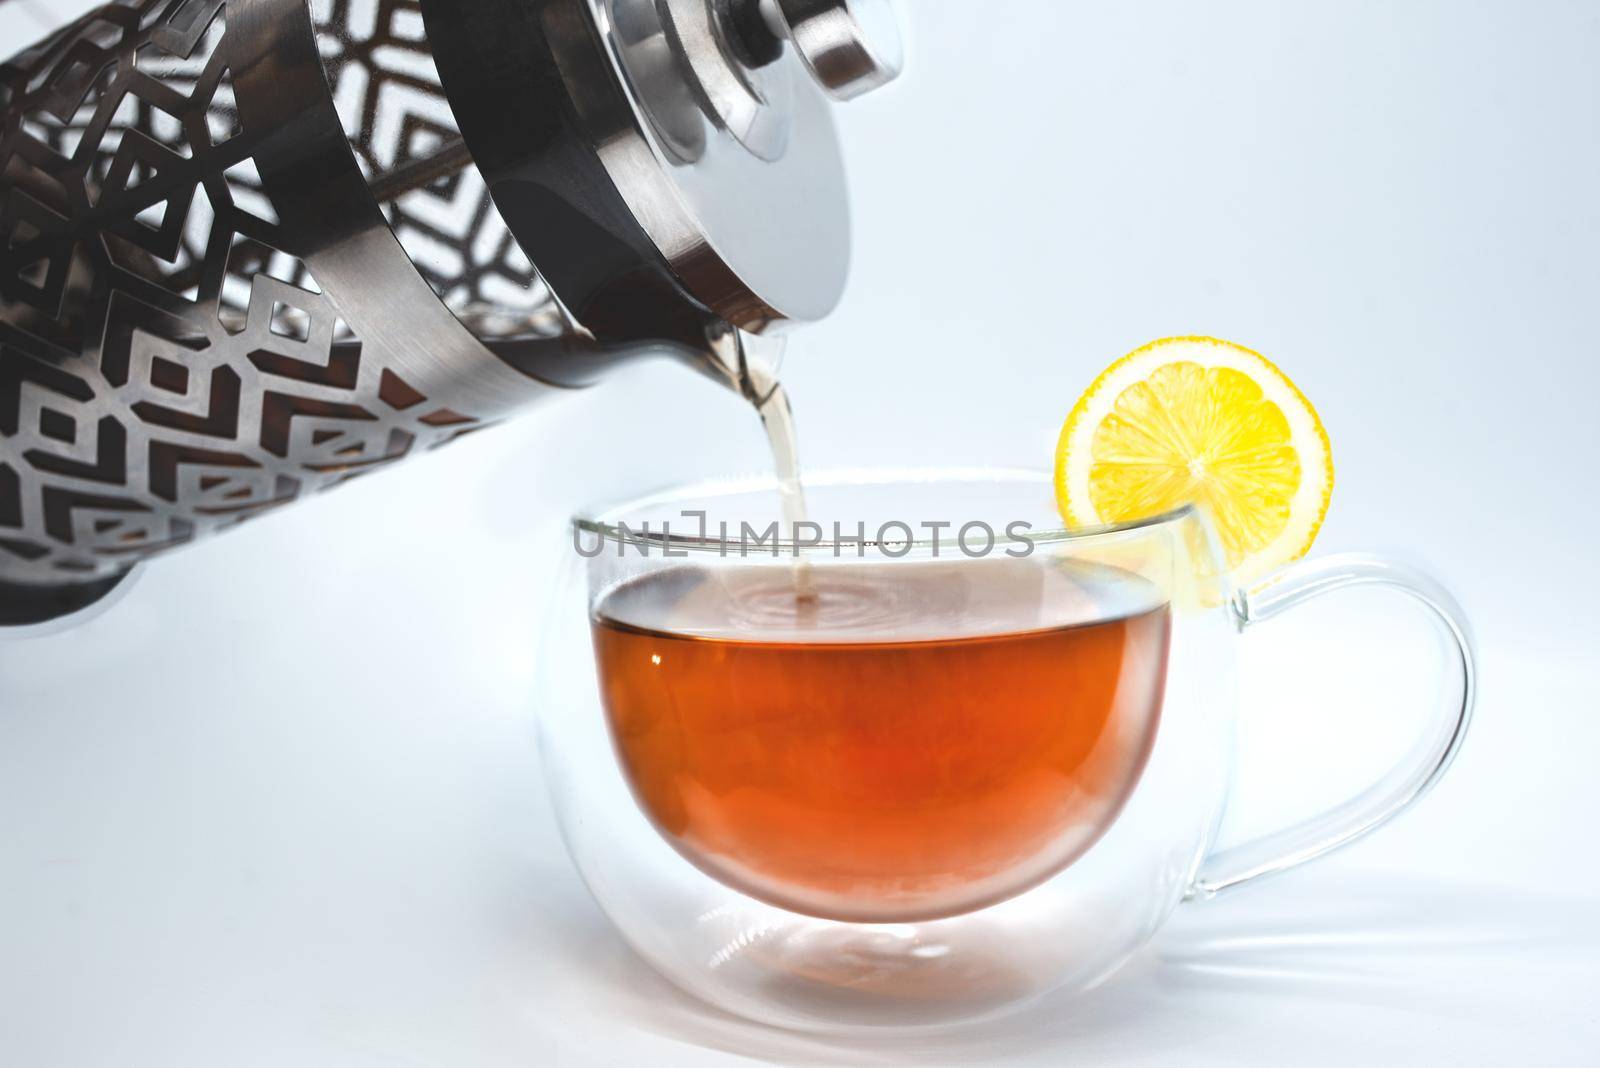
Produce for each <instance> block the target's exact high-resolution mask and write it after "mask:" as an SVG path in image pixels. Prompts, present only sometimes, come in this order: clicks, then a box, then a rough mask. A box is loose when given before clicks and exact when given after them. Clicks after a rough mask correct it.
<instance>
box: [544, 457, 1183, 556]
mask: <svg viewBox="0 0 1600 1068" xmlns="http://www.w3.org/2000/svg"><path fill="white" fill-rule="evenodd" d="M1054 481H1055V479H1054V476H1053V475H1052V474H1051V473H1050V472H1047V471H1041V470H1038V469H1034V468H1026V467H851V468H840V469H833V470H823V471H818V472H816V473H814V474H811V475H808V476H806V477H805V478H804V479H802V481H801V484H802V486H803V487H804V488H805V489H806V490H814V489H834V488H839V487H850V486H890V485H898V486H914V485H938V484H940V483H960V482H968V483H985V482H987V483H1001V484H1006V483H1014V484H1018V485H1022V484H1043V485H1046V486H1053V484H1054ZM763 492H768V493H777V492H778V479H777V478H775V477H774V476H772V475H761V476H750V477H744V478H721V479H706V480H703V481H700V482H691V483H683V484H679V485H673V486H664V487H662V488H660V489H657V490H655V491H652V492H649V493H646V494H643V495H642V496H636V497H630V498H628V499H626V500H613V501H608V502H605V503H602V504H599V505H595V506H593V507H590V508H583V509H580V510H579V511H578V513H577V514H576V515H574V516H573V518H572V525H573V527H575V528H576V529H577V530H579V531H581V532H583V533H585V534H593V535H595V536H597V537H600V538H603V539H605V540H607V541H620V540H626V541H627V542H628V543H629V544H630V545H634V544H642V545H650V546H657V547H660V548H670V549H673V550H684V551H687V552H707V553H717V554H718V555H724V554H725V552H726V550H727V549H728V548H730V547H736V546H737V545H738V544H739V542H738V541H737V540H736V539H733V538H720V537H712V536H701V535H697V534H677V533H673V534H670V535H669V534H666V533H664V532H662V531H658V530H650V531H644V530H635V529H634V528H633V527H631V526H630V527H628V528H627V529H626V530H624V529H623V527H622V525H621V521H620V520H619V519H617V518H616V517H618V516H620V515H624V514H632V513H637V512H640V511H643V510H646V509H649V508H653V507H659V506H661V505H666V504H674V503H681V502H684V501H692V502H700V501H713V500H716V499H717V498H719V497H734V496H739V495H741V494H751V493H763ZM1198 514H1199V509H1198V507H1197V506H1196V505H1195V504H1193V503H1190V504H1185V505H1181V506H1180V507H1177V508H1173V509H1171V510H1169V511H1166V512H1161V513H1159V514H1157V515H1152V516H1147V517H1145V518H1144V519H1134V520H1130V521H1128V522H1125V523H1105V524H1097V525H1093V526H1083V527H1068V526H1065V525H1064V524H1063V525H1061V526H1059V527H1050V528H1045V529H1031V530H1029V531H1028V540H1029V541H1030V542H1032V543H1034V544H1035V545H1054V544H1059V543H1061V542H1072V541H1082V540H1085V539H1089V538H1102V537H1106V536H1108V535H1116V534H1126V533H1129V532H1130V531H1139V530H1147V529H1149V528H1151V527H1159V526H1162V525H1163V524H1167V523H1172V522H1175V521H1177V520H1181V519H1187V518H1189V517H1191V516H1196V515H1198ZM1057 522H1058V523H1059V522H1060V520H1059V519H1057ZM947 545H948V541H947V540H940V539H938V538H918V537H912V538H909V539H904V538H893V539H888V540H884V541H875V540H868V541H855V540H848V539H846V540H838V539H830V538H823V539H822V540H821V541H816V542H813V541H810V540H807V541H804V542H799V543H796V542H795V541H794V540H793V539H788V540H784V539H781V538H780V539H778V540H777V541H776V542H774V541H771V540H764V541H762V543H761V547H762V549H763V550H764V551H767V552H777V553H782V554H790V555H802V556H804V555H813V554H816V555H822V554H832V553H834V552H835V551H836V550H837V549H840V548H842V547H845V546H848V547H849V548H850V549H851V550H852V551H854V550H856V549H857V548H860V547H865V548H868V549H873V548H882V547H885V546H892V547H893V548H894V549H896V550H905V551H906V552H907V553H908V554H909V553H910V552H914V551H917V550H931V549H934V548H942V547H945V546H947Z"/></svg>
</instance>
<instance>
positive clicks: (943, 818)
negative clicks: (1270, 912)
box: [539, 470, 1473, 1031]
mask: <svg viewBox="0 0 1600 1068" xmlns="http://www.w3.org/2000/svg"><path fill="white" fill-rule="evenodd" d="M807 491H808V494H809V498H810V504H811V511H812V519H813V521H814V523H815V526H803V527H801V528H799V529H797V530H795V529H787V528H784V529H780V530H779V531H778V532H777V533H778V535H779V536H777V537H774V536H773V530H772V527H771V524H772V523H773V521H775V520H776V519H777V515H776V513H777V508H778V497H777V493H776V490H775V487H774V486H773V485H772V484H771V483H764V484H763V483H741V484H733V483H730V484H713V485H705V486H699V487H694V488H690V489H684V490H680V491H674V492H669V493H663V494H659V495H656V496H652V497H649V498H647V499H644V500H640V501H636V502H633V503H631V504H627V505H623V506H620V507H617V508H609V509H604V510H599V511H596V512H595V513H593V514H590V515H586V516H583V517H580V518H579V519H577V520H576V521H575V523H574V526H573V528H572V531H571V535H570V539H571V540H570V542H569V544H568V545H567V546H566V547H565V551H566V554H567V555H568V557H569V560H570V562H569V564H568V566H567V568H566V573H565V577H564V579H563V582H562V587H561V590H560V593H559V595H558V596H557V597H556V598H555V600H554V604H553V608H552V611H551V615H550V617H549V619H548V621H547V632H546V639H545V641H546V646H545V649H544V651H543V654H542V682H541V685H540V687H539V698H540V706H541V725H542V741H543V753H544V761H545V768H546V772H547V776H548V780H549V784H550V789H551V792H552V796H553V798H554V801H555V805H556V809H557V813H558V818H559V820H560V823H561V826H562V829H563V831H564V833H565V836H566V841H567V844H568V847H569V848H570V850H571V853H572V856H573V859H574V861H575V862H576V864H577V866H578V868H579V869H580V871H581V872H582V874H583V877H584V879H585V881H586V882H587V884H588V886H589V888H590V890H591V891H592V892H593V894H594V896H595V897H596V898H597V899H598V901H599V903H600V905H601V906H602V907H603V909H604V910H605V912H606V913H607V915H608V916H609V917H610V918H611V920H612V921H613V922H614V923H615V924H616V926H617V928H618V929H619V930H620V931H621V933H622V934H623V936H624V937H625V938H626V939H627V941H628V942H629V943H630V944H631V945H632V946H633V948H634V949H635V950H636V951H637V952H638V953H639V955H640V956H641V957H643V958H644V959H645V960H646V961H648V962H649V963H650V964H651V965H653V966H654V967H655V968H657V969H658V970H660V971H661V972H662V973H663V974H665V975H666V976H667V977H669V978H670V979H672V980H673V981H674V982H676V983H677V984H679V985H680V986H682V987H683V988H685V989H686V990H689V991H691V992H692V993H694V994H696V995H698V996H699V997H701V998H703V999H705V1000H706V1001H709V1002H711V1003H712V1004H714V1005H717V1006H719V1007H721V1008H723V1009H725V1010H728V1011H730V1012H733V1013H736V1014H739V1015H742V1016H746V1017H750V1018H753V1019H757V1020H760V1021H764V1022H767V1023H770V1024H774V1025H778V1026H782V1027H788V1028H795V1029H802V1030H819V1031H848V1030H854V1029H865V1028H917V1027H942V1026H949V1025H952V1024H959V1023H962V1022H966V1021H972V1020H976V1019H979V1018H984V1017H988V1016H992V1015H996V1014H999V1013H1003V1012H1005V1011H1009V1010H1011V1009H1015V1008H1019V1007H1021V1006H1023V1005H1025V1004H1028V1003H1030V1002H1032V1001H1034V1000H1035V999H1037V998H1039V997H1041V996H1044V995H1047V994H1049V995H1054V996H1064V995H1065V994H1066V993H1068V992H1072V991H1077V990H1082V989H1084V988H1087V987H1089V986H1091V985H1093V984H1094V983H1096V982H1098V981H1100V980H1102V979H1103V978H1105V977H1106V976H1108V975H1109V974H1111V972H1113V971H1114V970H1115V969H1116V968H1117V967H1118V966H1119V965H1121V964H1122V963H1123V962H1124V961H1126V960H1127V959H1128V958H1129V957H1130V956H1131V955H1132V954H1133V953H1134V952H1135V951H1136V950H1137V949H1138V948H1139V947H1140V946H1141V945H1143V944H1144V943H1145V942H1146V941H1147V940H1148V939H1149V938H1150V937H1151V936H1152V935H1153V934H1154V933H1155V932H1156V930H1157V929H1158V928H1159V927H1160V926H1161V924H1162V923H1163V922H1164V921H1165V919H1166V918H1167V917H1168V915H1170V914H1171V912H1172V910H1173V909H1174V908H1175V907H1176V906H1177V905H1178V904H1179V903H1180V902H1182V901H1185V900H1194V899H1205V898H1209V897H1211V896H1213V895H1215V894H1217V893H1219V892H1222V891H1225V890H1228V889H1230V888H1232V887H1235V886H1238V885H1240V884H1242V883H1244V882H1247V881H1249V880H1252V879H1254V878H1256V877H1257V876H1261V875H1265V874H1268V873H1271V872H1276V871H1281V870H1283V869H1286V868H1289V867H1292V866H1294V865H1297V864H1300V863H1303V862H1304V861H1306V860H1309V859H1312V858H1314V857H1316V856H1319V855H1321V854H1323V853H1326V852H1328V851H1330V850H1332V849H1335V848H1337V847H1339V846H1342V845H1344V844H1346V843H1348V842H1350V841H1353V840H1354V839H1356V838H1358V837H1360V836H1362V835H1364V834H1366V833H1367V832H1369V831H1371V830H1373V829H1375V828H1376V827H1378V826H1380V825H1381V824H1383V823H1384V822H1385V821H1387V820H1388V819H1390V818H1391V817H1393V816H1394V815H1396V814H1397V813H1398V812H1400V811H1401V810H1402V809H1404V808H1406V807H1407V806H1408V805H1410V804H1411V803H1412V802H1414V801H1415V800H1416V799H1417V798H1418V797H1419V796H1420V795H1421V794H1422V793H1423V792H1424V791H1425V790H1426V789H1427V788H1428V787H1429V786H1430V785H1431V784H1432V783H1433V782H1434V781H1435V780H1436V779H1437V778H1438V777H1439V775H1440V774H1441V773H1442V772H1443V771H1444V769H1445V767H1446V766H1447V765H1448V764H1449V762H1450V760H1451V758H1452V757H1453V755H1454V753H1455V751H1456V749H1457V747H1458V746H1459V745H1460V743H1461V739H1462V736H1463V734H1464V731H1465V728H1466V725H1467V720H1468V717H1469V714H1470V709H1471V705H1472V698H1473V668H1472V653H1471V646H1470V641H1469V639H1468V637H1467V633H1466V629H1465V627H1464V625H1463V623H1462V621H1461V618H1460V615H1459V613H1458V612H1457V610H1456V609H1455V608H1454V607H1453V603H1452V601H1451V599H1450V598H1449V596H1448V595H1447V594H1446V593H1445V592H1444V591H1443V590H1441V589H1440V588H1439V587H1438V586H1437V585H1436V584H1435V583H1434V582H1432V581H1431V580H1429V579H1427V578H1426V577H1424V576H1422V575H1419V574H1417V573H1415V572H1414V571H1411V570H1409V569H1407V568H1405V567H1402V566H1400V565H1398V564H1394V563H1392V562H1388V561H1385V560H1382V559H1378V558H1375V557H1370V556H1339V557H1330V558H1325V559H1321V560H1315V561H1311V562H1307V563H1301V564H1296V565H1294V566H1291V567H1289V568H1287V569H1285V570H1284V571H1282V572H1280V573H1278V574H1277V575H1275V576H1273V577H1271V578H1269V579H1267V580H1266V581H1264V582H1262V583H1260V584H1259V585H1257V586H1256V587H1255V588H1253V589H1251V590H1248V591H1245V590H1234V589H1231V588H1230V587H1229V586H1228V584H1227V580H1226V578H1225V577H1224V570H1225V569H1224V568H1223V566H1222V564H1221V562H1220V560H1219V558H1218V553H1217V548H1216V540H1215V538H1214V536H1213V534H1212V532H1211V530H1210V529H1209V525H1208V523H1207V521H1206V520H1205V519H1204V517H1203V516H1202V515H1201V514H1200V513H1199V512H1197V511H1196V510H1194V509H1184V510H1180V511H1178V512H1174V513H1172V514H1168V515H1164V516H1159V517H1155V518H1152V519H1148V520H1144V521H1141V522H1137V523H1131V524H1128V525H1125V526H1119V527H1112V528H1105V529H1095V530H1075V531H1067V530H1062V529H1060V526H1059V521H1054V520H1053V515H1054V510H1053V507H1052V505H1051V488H1050V482H1049V479H1048V477H1046V476H1043V475H1037V474H1032V473H1025V472H997V471H988V470H985V471H978V472H962V471H951V472H877V473H875V472H865V473H862V472H856V473H851V474H847V475H841V476H837V477H825V478H820V479H817V480H815V481H813V482H809V483H808V484H807ZM1361 584H1379V585H1383V586H1388V587H1393V588H1395V589H1398V590H1400V591H1403V592H1405V593H1407V594H1410V595H1411V596H1412V597H1413V598H1414V599H1415V601H1416V602H1417V604H1418V606H1419V608H1420V611H1419V613H1418V615H1419V619H1420V620H1422V621H1425V622H1431V623H1432V624H1434V625H1436V626H1437V627H1438V629H1439V631H1440V633H1441V634H1442V635H1443V637H1444V639H1445V642H1446V645H1447V647H1448V648H1449V650H1450V655H1449V657H1448V658H1447V660H1446V673H1445V677H1442V678H1440V679H1439V680H1438V684H1437V687H1436V690H1435V692H1436V693H1437V696H1438V700H1437V707H1436V708H1435V709H1433V710H1431V712H1432V714H1431V715H1430V716H1429V717H1428V719H1427V724H1426V727H1425V730H1424V732H1423V734H1422V736H1420V737H1419V738H1418V740H1417V743H1416V745H1415V747H1414V748H1413V750H1412V752H1411V754H1410V755H1409V756H1408V757H1407V758H1406V759H1405V760H1404V761H1403V762H1402V763H1401V764H1400V765H1399V766H1396V767H1395V768H1393V769H1392V770H1391V771H1390V772H1389V773H1388V774H1387V775H1386V776H1384V777H1383V778H1382V779H1381V780H1380V781H1378V782H1376V783H1374V784H1372V785H1370V786H1369V787H1368V788H1367V789H1365V790H1364V791H1363V792H1361V793H1359V794H1358V795H1357V796H1355V797H1354V798H1353V799H1351V800H1350V801H1348V802H1346V803H1344V804H1343V805H1341V806H1338V807H1337V808H1335V809H1333V810H1332V811H1330V812H1328V813H1326V814H1324V815H1322V816H1320V817H1318V818H1316V819H1312V820H1310V821H1307V822H1305V823H1302V824H1299V825H1297V826H1293V827H1288V828H1285V829H1282V830H1280V831H1278V832H1276V833H1273V834H1270V835H1268V836H1266V837H1265V838H1263V839H1261V840H1257V841H1253V842H1249V843H1245V844H1242V845H1237V846H1232V847H1230V848H1228V849H1226V850H1223V851H1216V849H1215V841H1216V834H1217V828H1218V825H1219V822H1220V819H1221V816H1222V813H1223V810H1224V807H1225V804H1226V801H1227V798H1228V793H1229V785H1230V778H1231V776H1232V767H1233V760H1232V755H1233V742H1234V738H1233V727H1234V720H1235V648H1234V647H1235V645H1236V644H1237V642H1238V640H1239V635H1240V633H1241V632H1248V631H1249V630H1251V629H1253V628H1255V627H1257V626H1259V625H1260V624H1262V623H1264V622H1265V621H1267V620H1269V619H1271V618H1273V617H1275V616H1277V615H1278V614H1280V613H1282V612H1284V611H1287V610H1288V609H1290V608H1293V607H1294V606H1296V605H1298V604H1300V603H1302V602H1304V601H1306V600H1308V599H1311V598H1314V597H1319V596H1321V595H1323V594H1327V593H1331V592H1334V591H1336V590H1341V589H1344V588H1346V587H1350V586H1354V585H1361Z"/></svg>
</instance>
